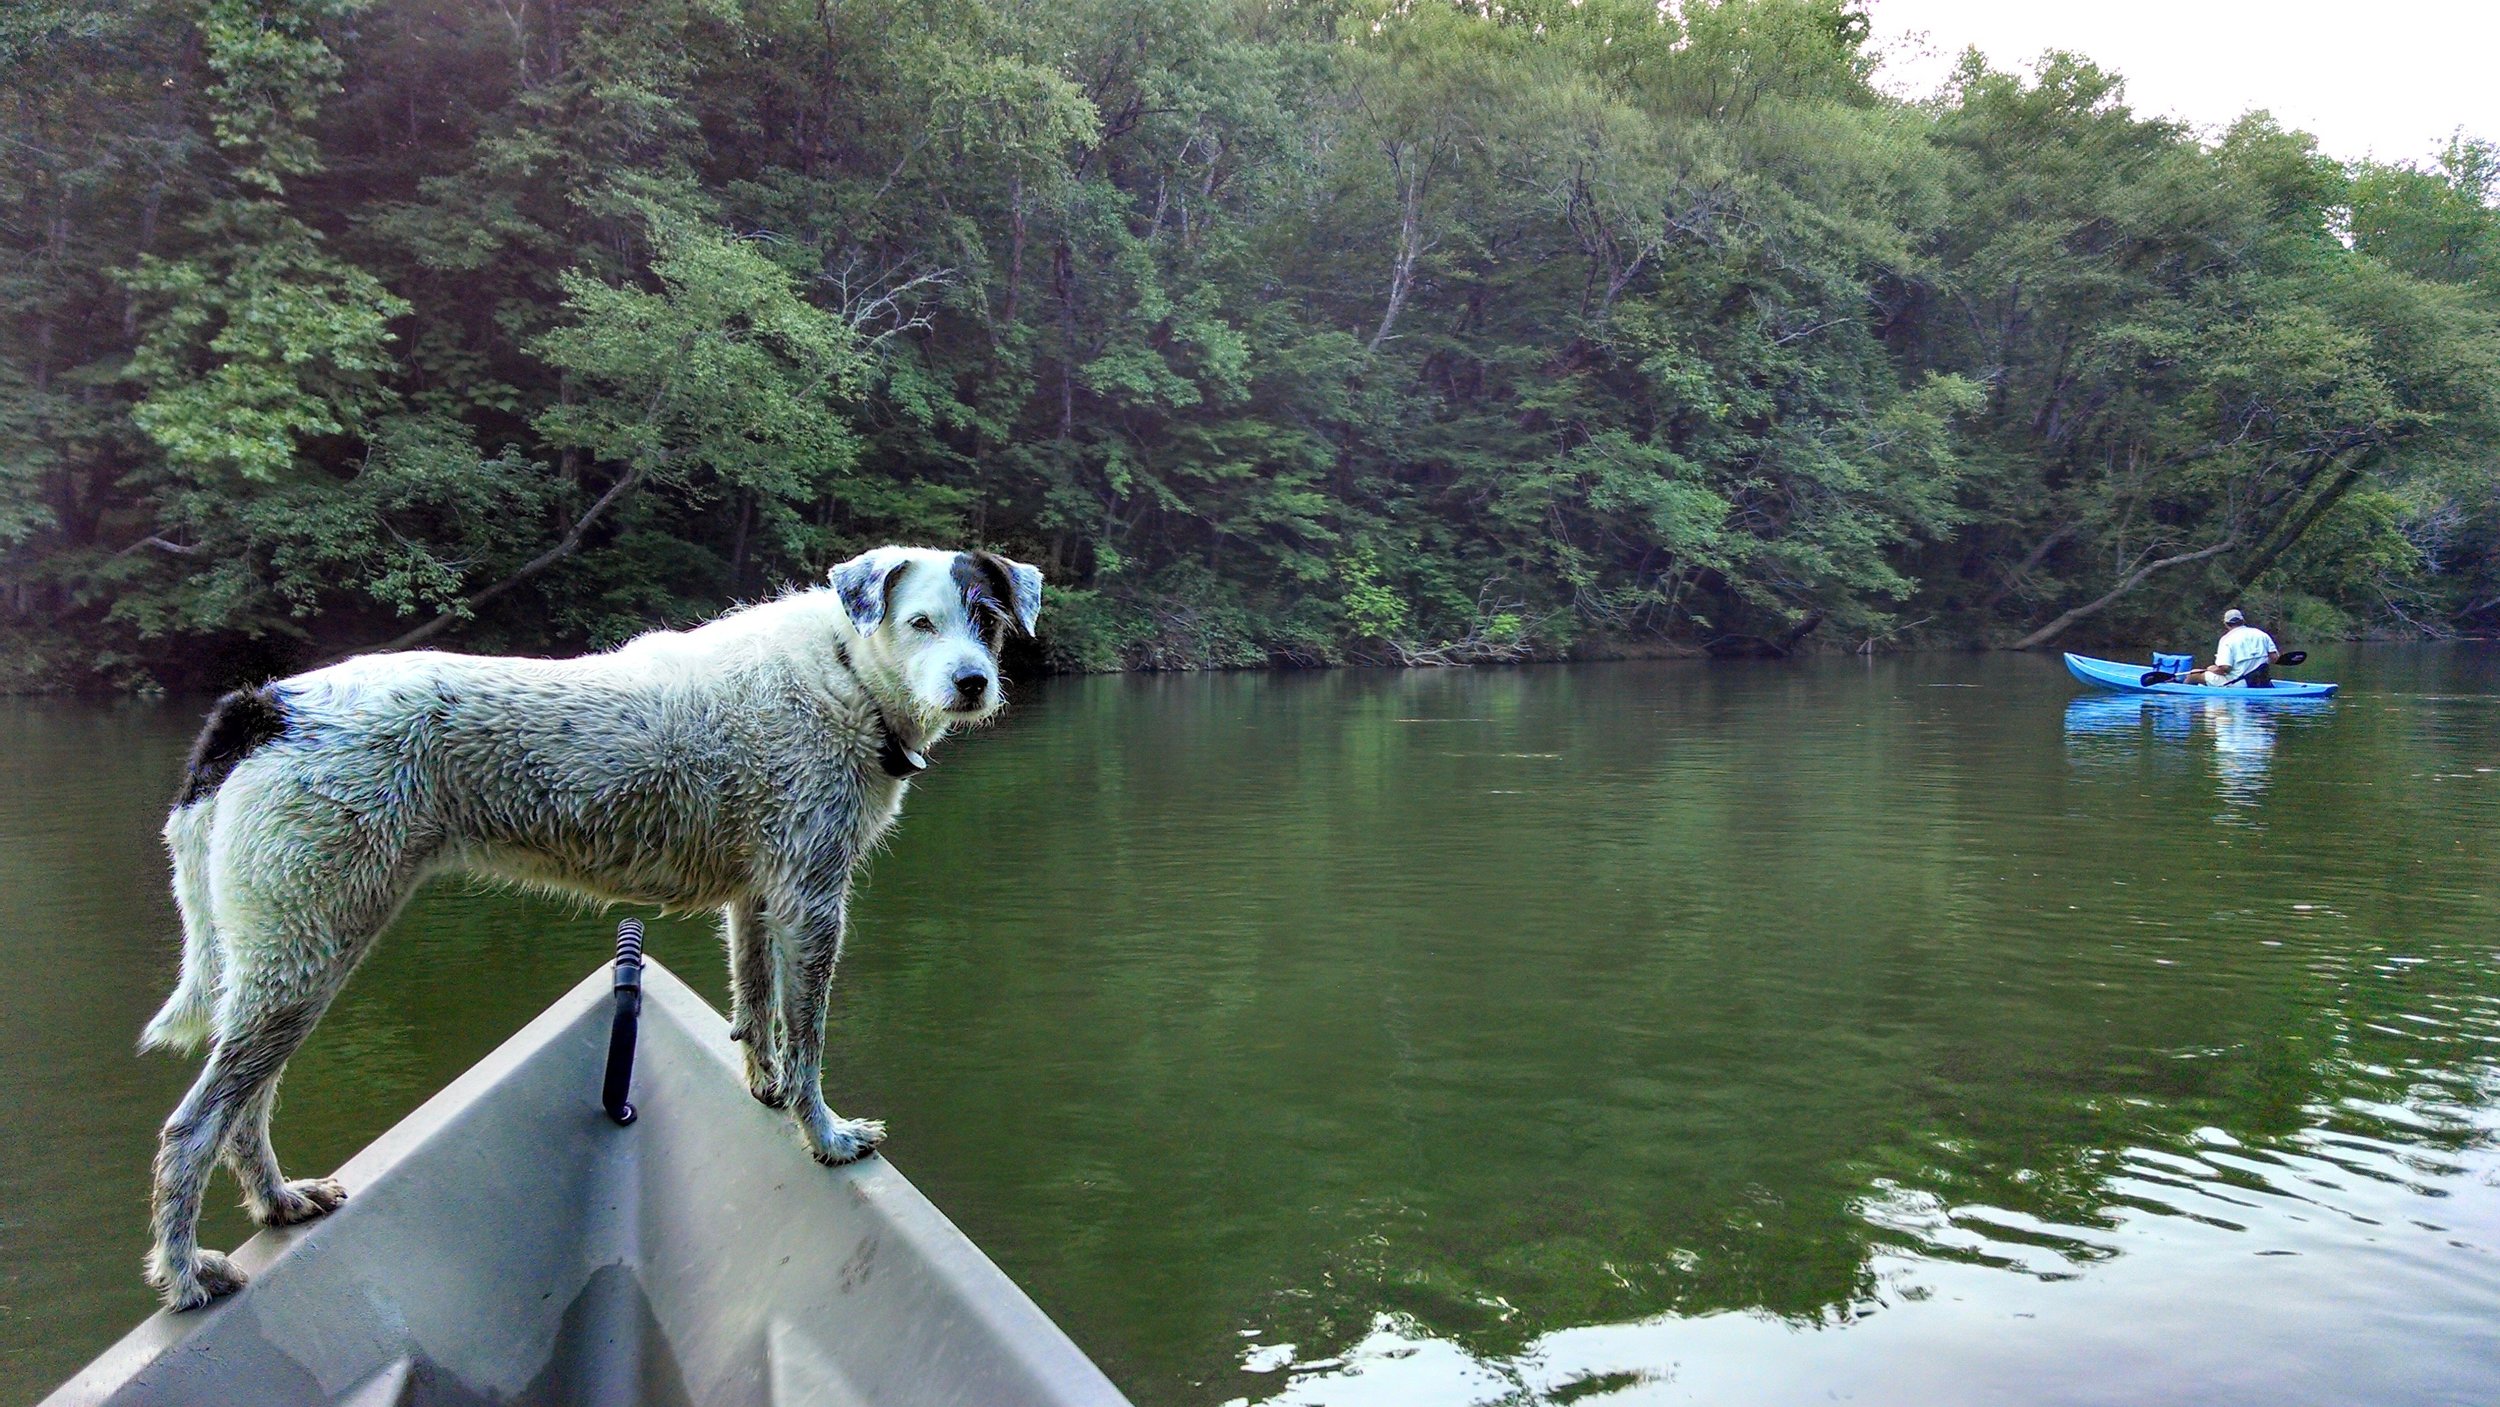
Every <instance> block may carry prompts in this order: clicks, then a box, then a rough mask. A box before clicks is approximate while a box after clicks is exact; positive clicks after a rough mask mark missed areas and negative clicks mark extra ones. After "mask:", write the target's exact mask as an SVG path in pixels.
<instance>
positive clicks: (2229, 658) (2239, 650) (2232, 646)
mask: <svg viewBox="0 0 2500 1407" xmlns="http://www.w3.org/2000/svg"><path fill="white" fill-rule="evenodd" d="M2273 653H2274V637H2273V636H2271V635H2268V634H2267V633H2265V632H2264V631H2262V630H2259V629H2258V628H2257V627H2255V626H2253V625H2235V626H2232V627H2231V628H2230V629H2229V630H2226V631H2224V632H2222V643H2221V644H2219V645H2216V646H2214V662H2215V663H2216V664H2219V665H2221V666H2222V667H2223V668H2224V669H2227V670H2229V671H2231V673H2232V674H2234V675H2239V674H2246V673H2247V672H2248V671H2250V670H2252V669H2255V668H2256V667H2257V662H2258V661H2260V660H2262V659H2264V658H2265V657H2266V656H2268V655H2270V654H2273Z"/></svg>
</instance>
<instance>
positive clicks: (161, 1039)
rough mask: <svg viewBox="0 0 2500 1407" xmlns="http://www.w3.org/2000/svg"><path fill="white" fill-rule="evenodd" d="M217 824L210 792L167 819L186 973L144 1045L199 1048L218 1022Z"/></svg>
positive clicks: (221, 954)
mask: <svg viewBox="0 0 2500 1407" xmlns="http://www.w3.org/2000/svg"><path fill="white" fill-rule="evenodd" d="M216 823H217V798H216V797H215V796H214V795H213V794H212V795H210V796H206V797H203V798H201V799H200V800H198V801H194V802H192V803H191V804H190V805H188V806H177V807H175V808H174V814H173V815H171V816H169V817H167V818H166V820H165V848H166V849H167V850H169V851H171V852H172V853H173V857H174V904H175V907H177V908H179V909H181V910H182V976H181V978H180V979H179V980H177V981H176V982H175V983H174V994H173V995H172V996H170V997H167V998H166V999H165V1005H164V1008H163V1009H162V1010H160V1011H158V1012H157V1013H156V1015H155V1016H154V1017H153V1018H151V1019H150V1020H149V1022H148V1024H147V1028H146V1029H145V1030H142V1031H141V1032H140V1033H139V1049H141V1050H184V1051H188V1050H197V1049H199V1048H200V1047H201V1046H202V1045H203V1044H205V1043H206V1042H207V1040H208V1038H209V1035H210V1034H211V1032H212V1030H213V1028H214V1026H215V1024H216V1022H215V1018H216V1013H217V990H218V988H219V986H220V985H222V978H223V976H224V968H225V965H226V962H225V958H226V955H225V951H224V945H223V944H222V943H220V942H219V941H218V938H217V927H216V925H215V924H214V923H211V922H210V921H209V895H208V838H209V832H210V830H211V829H213V828H214V827H215V825H216Z"/></svg>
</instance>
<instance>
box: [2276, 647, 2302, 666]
mask: <svg viewBox="0 0 2500 1407" xmlns="http://www.w3.org/2000/svg"><path fill="white" fill-rule="evenodd" d="M2308 662H2309V652H2308V651H2307V650H2294V651H2292V652H2291V653H2290V654H2287V655H2285V656H2284V657H2283V658H2281V659H2279V660H2276V661H2275V663H2276V664H2278V665H2281V666H2283V667H2285V668H2289V667H2291V666H2292V665H2296V664H2307V663H2308Z"/></svg>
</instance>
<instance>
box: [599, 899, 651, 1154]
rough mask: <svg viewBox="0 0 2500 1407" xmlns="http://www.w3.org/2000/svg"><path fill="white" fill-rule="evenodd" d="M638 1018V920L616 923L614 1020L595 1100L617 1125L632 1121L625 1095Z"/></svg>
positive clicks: (631, 1082) (629, 1083) (631, 1108)
mask: <svg viewBox="0 0 2500 1407" xmlns="http://www.w3.org/2000/svg"><path fill="white" fill-rule="evenodd" d="M641 1020H642V920H640V919H633V918H629V919H627V920H625V921H624V922H623V923H620V924H618V925H617V926H616V1020H615V1023H614V1024H613V1025H611V1026H609V1027H608V1077H607V1079H606V1081H605V1082H603V1083H602V1084H601V1086H600V1089H599V1102H600V1104H602V1105H604V1106H605V1107H606V1108H607V1111H608V1117H609V1118H611V1119H614V1120H616V1121H617V1122H618V1123H620V1124H630V1123H632V1122H633V1121H634V1106H633V1105H631V1104H629V1103H627V1102H626V1100H625V1096H626V1095H628V1094H631V1093H633V1090H634V1030H635V1027H636V1026H637V1025H638V1024H639V1023H640V1022H641Z"/></svg>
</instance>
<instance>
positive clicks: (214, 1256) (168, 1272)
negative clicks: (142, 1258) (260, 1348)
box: [147, 1251, 252, 1314]
mask: <svg viewBox="0 0 2500 1407" xmlns="http://www.w3.org/2000/svg"><path fill="white" fill-rule="evenodd" d="M147 1278H148V1284H150V1285H151V1286H153V1287H155V1289H156V1292H157V1293H158V1294H160V1295H162V1296H163V1297H164V1300H165V1307H166V1308H167V1309H170V1310H172V1311H173V1312H174V1313H176V1314H180V1313H183V1312H184V1311H186V1310H193V1309H198V1308H200V1307H201V1306H203V1305H206V1304H209V1303H210V1302H212V1301H215V1300H220V1299H223V1298H225V1297H226V1296H228V1295H230V1294H233V1293H234V1292H235V1291H237V1290H240V1289H242V1288H243V1287H244V1286H245V1285H246V1284H249V1283H250V1282H251V1278H252V1277H250V1276H248V1275H246V1274H244V1273H243V1271H242V1270H241V1269H240V1268H239V1267H237V1266H236V1265H235V1263H234V1262H233V1261H231V1260H228V1259H226V1257H225V1256H224V1255H223V1254H221V1253H219V1252H217V1251H194V1252H192V1253H191V1258H190V1262H189V1264H187V1265H183V1266H177V1267H167V1266H162V1265H158V1264H156V1263H154V1262H153V1261H151V1262H150V1264H149V1266H148V1277H147Z"/></svg>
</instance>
